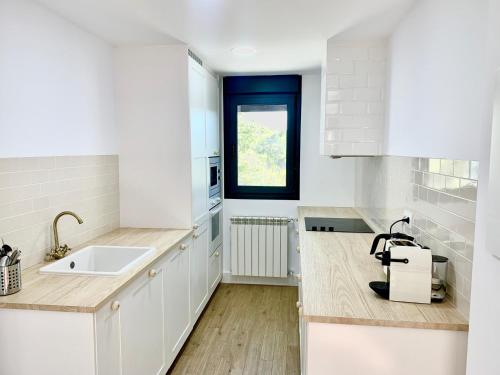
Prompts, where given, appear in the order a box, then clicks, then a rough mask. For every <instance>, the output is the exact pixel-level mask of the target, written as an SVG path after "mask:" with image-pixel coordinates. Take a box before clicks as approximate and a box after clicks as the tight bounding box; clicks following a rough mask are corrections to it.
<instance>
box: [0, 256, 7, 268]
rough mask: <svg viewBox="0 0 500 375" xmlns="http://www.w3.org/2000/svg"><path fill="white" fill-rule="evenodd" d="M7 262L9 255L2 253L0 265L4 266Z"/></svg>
mask: <svg viewBox="0 0 500 375" xmlns="http://www.w3.org/2000/svg"><path fill="white" fill-rule="evenodd" d="M8 262H9V257H8V256H7V255H4V256H3V257H1V258H0V267H6V266H7V264H8Z"/></svg>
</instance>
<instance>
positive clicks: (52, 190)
mask: <svg viewBox="0 0 500 375" xmlns="http://www.w3.org/2000/svg"><path fill="white" fill-rule="evenodd" d="M64 210H71V211H75V212H76V213H77V214H78V215H80V216H81V217H82V219H83V221H84V222H83V224H81V225H78V224H77V223H76V221H75V220H74V218H71V217H63V218H62V219H61V220H60V223H59V224H60V225H59V229H60V239H61V242H62V243H68V244H69V245H70V246H76V245H78V244H80V243H82V242H85V241H87V240H89V239H91V238H94V237H97V236H99V235H101V234H103V233H106V232H109V231H111V230H113V229H115V228H117V227H119V217H120V212H119V188H118V156H116V155H109V156H108V155H105V156H63V157H33V158H11V159H0V237H1V238H3V239H4V240H5V242H7V243H9V244H11V245H13V246H17V247H19V249H20V250H21V251H22V266H23V268H26V267H29V266H31V265H33V264H35V263H38V262H40V261H41V260H43V258H44V256H45V253H46V252H47V251H48V250H49V249H50V247H51V246H52V244H53V238H52V237H53V236H52V221H53V219H54V217H55V215H56V214H57V213H59V212H61V211H64Z"/></svg>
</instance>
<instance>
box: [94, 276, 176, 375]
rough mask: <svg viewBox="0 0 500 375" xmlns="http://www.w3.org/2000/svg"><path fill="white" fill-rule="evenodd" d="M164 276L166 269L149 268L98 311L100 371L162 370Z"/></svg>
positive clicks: (124, 374) (129, 373)
mask: <svg viewBox="0 0 500 375" xmlns="http://www.w3.org/2000/svg"><path fill="white" fill-rule="evenodd" d="M163 277H164V270H163V269H161V268H153V267H152V268H150V269H149V270H147V271H146V272H144V273H143V274H142V275H141V276H140V277H139V278H138V279H137V280H135V281H134V282H133V283H132V284H131V285H130V286H129V287H127V288H126V289H125V290H124V291H123V292H121V293H120V294H119V295H118V296H117V297H116V298H115V299H113V300H112V301H111V302H109V303H108V304H107V305H105V306H104V307H103V308H102V309H101V310H99V311H98V312H97V314H96V336H97V337H96V345H97V367H98V373H99V374H102V375H108V374H121V375H135V374H159V373H161V372H162V371H163V369H164V368H165V358H166V350H165V338H164V310H163V309H164V290H163Z"/></svg>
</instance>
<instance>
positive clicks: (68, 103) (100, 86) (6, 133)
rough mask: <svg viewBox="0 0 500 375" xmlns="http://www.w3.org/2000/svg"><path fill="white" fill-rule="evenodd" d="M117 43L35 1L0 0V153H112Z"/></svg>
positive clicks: (114, 134) (45, 154) (15, 155)
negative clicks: (102, 37)
mask: <svg viewBox="0 0 500 375" xmlns="http://www.w3.org/2000/svg"><path fill="white" fill-rule="evenodd" d="M112 77H113V74H112V47H111V46H110V45H109V44H107V43H105V42H104V41H102V40H101V39H99V38H97V37H96V36H94V35H92V34H89V33H87V32H85V31H83V30H82V29H79V28H78V27H76V26H75V25H73V24H72V23H70V22H68V21H66V20H64V19H63V18H60V17H59V16H57V15H56V14H54V13H52V12H50V11H49V10H47V9H45V8H43V7H42V6H40V5H38V4H37V3H35V2H33V1H26V0H0V82H1V85H0V139H2V146H1V147H0V157H17V156H19V157H20V156H47V155H84V154H115V153H116V152H117V136H116V134H117V133H116V127H115V122H114V108H113V84H112Z"/></svg>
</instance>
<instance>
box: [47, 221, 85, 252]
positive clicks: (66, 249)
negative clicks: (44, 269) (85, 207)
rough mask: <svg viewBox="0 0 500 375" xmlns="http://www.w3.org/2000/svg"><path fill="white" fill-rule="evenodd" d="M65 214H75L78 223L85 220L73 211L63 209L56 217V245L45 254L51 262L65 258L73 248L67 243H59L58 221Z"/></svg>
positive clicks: (54, 227) (54, 226)
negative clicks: (61, 244)
mask: <svg viewBox="0 0 500 375" xmlns="http://www.w3.org/2000/svg"><path fill="white" fill-rule="evenodd" d="M65 215H70V216H73V217H74V218H75V219H76V220H77V221H78V224H82V223H83V220H82V219H81V218H80V216H78V215H77V214H75V213H74V212H71V211H63V212H61V213H60V214H58V215H57V216H56V217H55V219H54V223H53V224H52V227H53V229H54V245H55V246H54V247H53V248H52V249H51V250H50V252H48V253H47V254H46V255H45V260H46V261H47V262H50V261H51V260H56V259H61V258H64V257H65V256H66V254H67V253H68V252H69V251H70V250H71V248H70V247H69V246H68V245H66V244H64V245H63V246H60V245H59V234H58V233H57V223H58V222H59V219H60V218H61V217H63V216H65Z"/></svg>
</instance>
